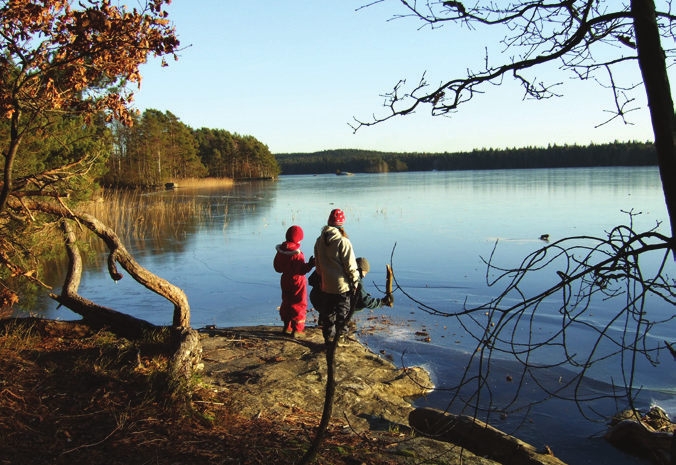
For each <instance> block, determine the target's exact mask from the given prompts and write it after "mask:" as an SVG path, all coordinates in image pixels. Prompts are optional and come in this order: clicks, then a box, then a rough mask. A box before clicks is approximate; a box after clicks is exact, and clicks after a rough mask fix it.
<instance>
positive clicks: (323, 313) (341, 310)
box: [315, 209, 359, 343]
mask: <svg viewBox="0 0 676 465" xmlns="http://www.w3.org/2000/svg"><path fill="white" fill-rule="evenodd" d="M327 223H328V224H327V225H326V226H324V228H322V233H321V235H320V236H319V237H318V238H317V242H315V267H316V270H317V273H318V274H319V276H320V277H321V280H322V286H321V289H322V298H323V302H322V308H321V309H318V310H319V314H320V319H321V325H322V332H323V333H324V339H325V341H326V342H327V343H330V342H332V341H333V338H334V337H336V327H337V326H338V325H341V324H343V323H344V322H345V320H346V319H347V316H348V315H349V313H350V299H351V297H352V295H353V293H354V291H355V289H356V288H357V284H358V283H359V271H358V267H357V260H356V258H355V255H354V251H353V249H352V243H351V242H350V239H348V237H347V233H346V232H345V230H344V229H343V226H344V224H345V214H344V213H343V212H342V211H341V210H339V209H335V210H332V211H331V214H330V215H329V220H328V222H327ZM339 336H342V335H339Z"/></svg>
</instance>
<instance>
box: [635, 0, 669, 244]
mask: <svg viewBox="0 0 676 465" xmlns="http://www.w3.org/2000/svg"><path fill="white" fill-rule="evenodd" d="M631 12H632V14H633V16H634V32H635V34H636V47H637V52H638V63H639V67H640V68H641V74H642V75H643V85H644V87H645V90H646V94H647V97H648V106H649V108H650V119H651V121H652V126H653V133H654V134H655V148H656V149H657V158H658V163H659V168H660V177H661V179H662V189H663V190H664V198H665V201H666V205H667V212H668V213H669V221H670V226H671V235H672V236H673V234H674V232H675V231H676V182H674V179H676V122H675V118H674V102H673V100H672V97H671V88H670V86H669V76H668V75H667V65H666V55H665V53H664V50H663V49H662V44H661V42H660V31H659V28H658V26H657V17H656V14H655V2H654V1H653V0H632V1H631Z"/></svg>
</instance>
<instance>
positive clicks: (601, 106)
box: [135, 0, 673, 153]
mask: <svg viewBox="0 0 676 465" xmlns="http://www.w3.org/2000/svg"><path fill="white" fill-rule="evenodd" d="M366 3H368V2H367V1H353V0H340V1H333V2H328V1H323V0H316V1H289V2H272V1H263V0H190V1H187V0H174V1H173V2H172V4H171V5H170V7H169V8H168V11H169V14H170V19H171V20H172V21H173V22H174V24H175V26H176V31H177V34H178V35H179V39H180V40H181V44H182V45H183V46H185V47H186V48H185V49H184V50H182V51H181V52H180V58H179V60H178V61H173V60H169V66H168V67H165V68H162V67H160V65H159V61H158V60H152V61H150V62H149V63H148V64H146V65H144V66H143V67H142V69H141V72H142V75H143V82H142V86H141V90H140V91H138V92H137V93H136V96H135V104H136V107H137V108H138V109H139V110H141V111H143V110H145V109H148V108H153V109H157V110H160V111H170V112H172V113H173V114H175V115H176V116H177V117H179V118H180V119H181V121H183V122H184V123H185V124H187V125H189V126H191V127H193V128H200V127H209V128H218V129H225V130H227V131H230V132H235V133H238V134H242V135H252V136H254V137H256V138H257V139H258V140H260V141H261V142H263V143H264V144H266V145H267V146H268V147H269V148H270V150H271V151H272V152H273V153H286V152H312V151H319V150H326V149H337V148H360V149H367V150H383V151H397V152H423V151H424V152H444V151H448V152H456V151H467V150H472V149H475V148H490V147H492V148H506V147H523V146H546V145H547V144H550V143H551V144H583V145H586V144H589V143H591V142H594V143H603V142H611V141H614V140H620V141H627V140H640V141H646V140H652V129H651V126H650V119H649V115H648V111H647V107H646V105H645V96H644V93H643V91H642V90H641V91H640V92H637V93H636V94H635V95H634V96H635V97H636V98H637V99H636V102H635V103H636V105H635V106H639V107H641V109H640V110H639V111H635V112H633V113H632V114H631V116H630V121H631V122H632V123H633V124H632V125H625V124H623V123H621V122H619V121H618V122H613V123H610V124H607V125H605V126H602V127H600V128H595V126H597V125H599V124H600V123H602V122H604V121H605V120H607V119H608V115H609V113H607V111H608V110H611V109H612V106H613V100H612V94H611V93H610V91H609V90H606V89H603V88H602V87H600V86H599V85H598V84H596V83H594V82H584V83H582V82H579V81H576V80H572V79H571V77H570V76H569V75H568V74H564V73H562V72H560V71H559V70H557V69H556V67H555V66H550V67H549V69H538V70H537V71H536V73H537V74H536V75H537V77H538V79H547V78H551V79H552V81H553V82H562V83H563V85H562V86H561V88H560V91H561V92H562V93H563V94H564V97H562V98H556V99H552V100H547V101H539V102H537V101H532V100H525V101H524V100H523V91H522V90H521V89H520V87H519V86H518V85H517V84H515V83H514V82H512V81H505V82H504V83H503V84H502V85H501V86H490V87H486V88H485V90H486V93H485V94H483V95H480V96H478V97H476V98H475V99H473V100H472V101H470V102H469V103H467V104H465V106H464V107H461V108H460V110H459V111H458V112H457V113H455V114H453V115H451V116H450V117H432V116H431V115H430V113H429V109H428V108H426V107H423V108H422V109H420V110H419V111H418V112H417V113H416V114H414V115H412V116H406V117H399V118H395V119H393V120H389V121H387V122H384V123H381V124H379V125H376V126H375V127H367V128H362V129H360V130H359V131H358V132H357V133H356V134H354V133H353V131H352V129H351V128H350V127H349V125H348V124H349V123H351V122H353V121H354V118H355V117H356V118H358V119H362V120H370V118H371V116H372V115H373V114H377V115H384V114H385V113H386V109H385V108H383V101H384V99H383V98H382V97H381V95H382V94H384V93H386V92H388V91H390V90H391V89H392V88H393V86H394V85H395V84H396V83H397V82H398V81H399V80H400V79H405V80H406V81H407V83H409V84H415V83H417V82H418V81H419V80H420V78H421V76H422V74H423V73H426V78H427V80H428V81H429V82H430V83H434V84H436V83H438V82H441V81H444V80H447V79H449V78H451V77H458V76H461V75H464V73H465V70H466V69H468V68H471V69H475V70H478V69H479V68H480V66H481V65H482V63H483V59H484V56H485V46H487V45H490V46H491V49H490V52H491V55H490V56H491V59H492V62H493V63H497V60H498V59H499V53H500V49H499V47H498V40H499V39H500V38H502V36H503V34H499V35H492V34H493V33H492V31H490V30H477V31H468V30H466V29H464V30H461V29H458V28H456V27H448V26H446V27H443V28H441V29H436V30H430V29H429V28H425V29H420V26H421V24H420V23H419V22H417V21H415V20H414V19H411V18H404V19H396V20H392V18H393V16H394V15H395V14H397V13H401V11H402V10H401V7H400V6H399V2H397V1H389V2H384V3H379V4H376V5H374V6H371V7H369V8H365V9H360V8H359V7H360V6H363V5H365V4H366ZM625 76H626V77H627V78H628V79H629V80H631V81H632V82H640V74H639V72H638V68H637V66H635V65H634V66H632V67H631V68H629V69H628V70H626V72H625ZM672 80H673V78H672Z"/></svg>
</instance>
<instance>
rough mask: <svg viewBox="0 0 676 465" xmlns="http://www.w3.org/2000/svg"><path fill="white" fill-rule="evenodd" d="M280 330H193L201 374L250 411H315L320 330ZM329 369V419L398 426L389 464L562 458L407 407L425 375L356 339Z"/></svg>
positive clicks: (279, 415)
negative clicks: (299, 333) (333, 384)
mask: <svg viewBox="0 0 676 465" xmlns="http://www.w3.org/2000/svg"><path fill="white" fill-rule="evenodd" d="M280 329H281V328H277V327H269V326H255V327H239V328H225V329H222V328H206V329H203V330H201V331H200V333H201V337H202V339H201V342H202V346H203V363H204V369H203V373H202V381H203V382H204V383H207V384H208V385H210V386H212V387H213V389H214V390H216V391H219V390H227V391H229V393H230V394H231V395H230V398H231V399H232V402H233V406H234V407H235V408H236V409H237V410H238V411H239V412H240V413H241V414H242V415H245V416H249V417H251V418H260V417H270V418H275V419H283V418H284V417H285V416H286V415H292V414H293V412H294V410H295V409H302V410H303V411H310V412H317V413H318V414H319V415H321V411H322V408H323V404H324V392H325V384H326V370H327V366H326V354H325V348H324V341H323V338H322V336H321V332H320V331H319V329H317V328H308V329H307V336H306V337H305V338H304V339H293V338H290V337H289V336H285V335H283V334H282V333H281V331H280ZM336 373H337V375H336V380H337V391H336V392H337V394H336V399H335V402H334V408H333V415H334V418H335V419H336V420H341V421H345V422H346V423H347V425H348V426H347V427H349V429H350V430H351V431H352V432H354V434H363V433H366V432H368V434H371V435H374V434H375V435H377V434H378V432H389V433H391V432H392V431H398V432H400V437H401V441H398V442H395V443H392V444H391V445H390V446H389V447H388V448H387V454H389V456H390V457H389V459H390V460H392V462H393V463H437V464H460V463H463V464H485V465H488V464H496V463H500V464H534V465H536V464H551V465H554V464H556V465H560V464H562V463H563V462H561V461H560V460H558V459H557V458H555V457H554V456H553V455H550V453H548V451H536V450H535V448H534V447H533V446H530V445H529V444H526V443H524V442H522V441H520V440H518V439H516V438H514V437H511V436H508V435H506V434H504V433H502V432H500V431H498V430H496V429H494V428H492V427H490V426H489V425H486V424H484V423H481V422H479V421H476V420H473V419H471V418H468V417H456V416H452V415H448V414H446V415H445V414H444V413H443V412H439V411H436V410H433V409H420V408H414V407H413V406H412V405H411V403H410V400H411V399H413V398H416V397H419V396H422V395H424V394H425V393H426V392H428V391H429V390H430V389H432V388H433V386H432V384H431V382H430V376H429V374H428V373H427V372H425V371H424V370H423V369H421V368H408V369H405V370H403V369H398V368H397V367H395V366H394V365H393V364H392V363H390V362H389V361H386V360H384V359H382V358H381V357H379V356H378V355H376V354H374V353H372V352H371V351H370V350H369V349H367V348H365V347H364V346H363V345H361V344H360V343H359V342H357V341H356V340H351V341H350V343H349V344H348V345H346V346H342V347H339V348H338V351H337V354H336ZM390 436H391V435H390ZM421 461H422V462H421Z"/></svg>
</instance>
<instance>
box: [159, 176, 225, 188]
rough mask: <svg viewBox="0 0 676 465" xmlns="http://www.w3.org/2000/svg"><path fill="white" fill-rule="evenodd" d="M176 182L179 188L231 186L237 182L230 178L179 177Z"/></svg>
mask: <svg viewBox="0 0 676 465" xmlns="http://www.w3.org/2000/svg"><path fill="white" fill-rule="evenodd" d="M171 182H174V183H176V184H177V185H178V187H179V188H184V187H190V188H193V187H195V188H199V187H230V186H232V185H233V184H235V181H233V180H232V179H230V178H185V179H177V180H175V181H171Z"/></svg>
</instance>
